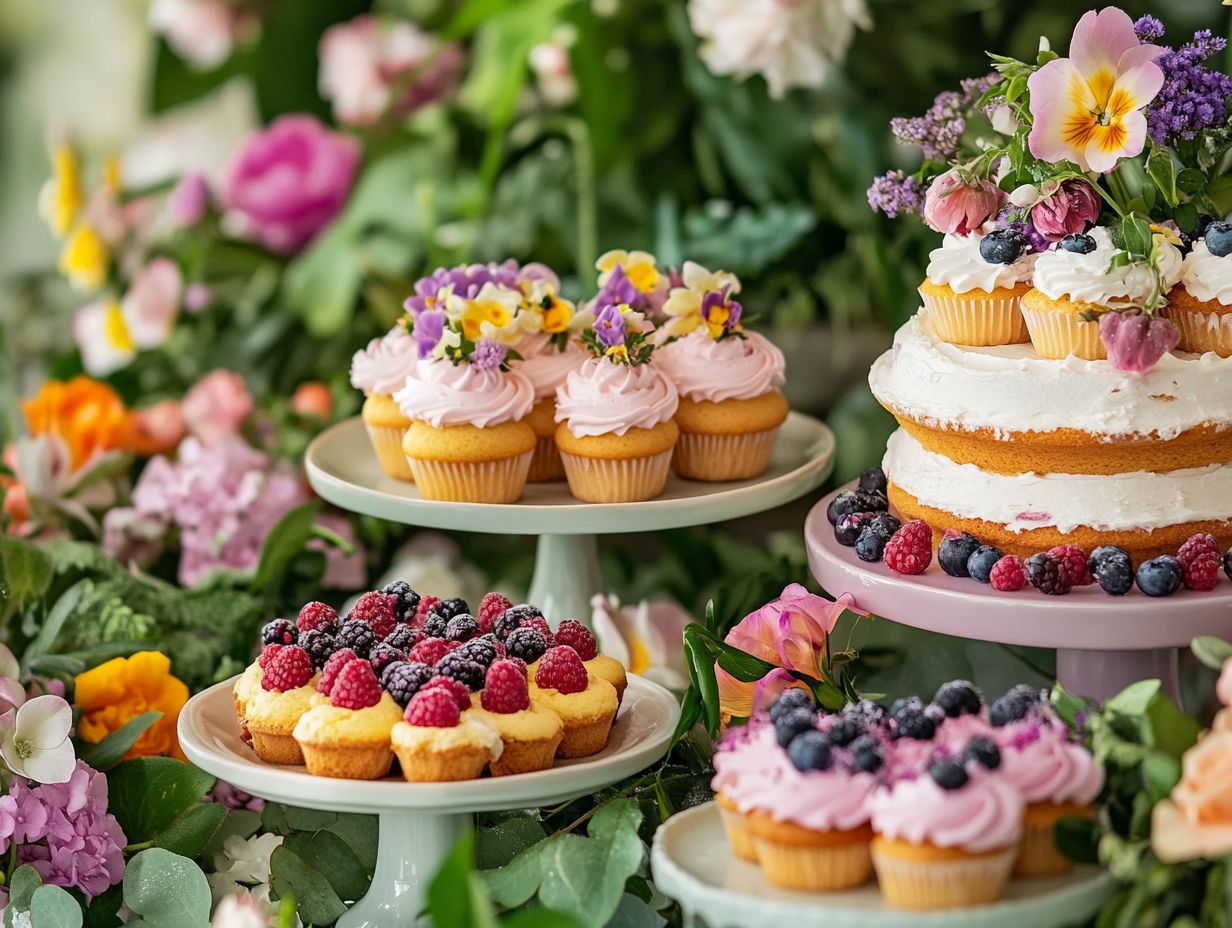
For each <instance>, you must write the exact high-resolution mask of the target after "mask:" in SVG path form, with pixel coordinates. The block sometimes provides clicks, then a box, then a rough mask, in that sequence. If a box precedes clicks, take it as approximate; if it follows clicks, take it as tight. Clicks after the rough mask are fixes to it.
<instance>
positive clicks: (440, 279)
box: [402, 258, 540, 318]
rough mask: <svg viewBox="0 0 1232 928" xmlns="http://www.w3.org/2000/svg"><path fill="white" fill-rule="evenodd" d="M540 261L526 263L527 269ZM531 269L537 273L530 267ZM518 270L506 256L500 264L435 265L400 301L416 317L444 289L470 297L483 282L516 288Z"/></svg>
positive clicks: (466, 297) (430, 305)
mask: <svg viewBox="0 0 1232 928" xmlns="http://www.w3.org/2000/svg"><path fill="white" fill-rule="evenodd" d="M537 267H540V265H527V269H528V270H529V269H531V268H537ZM532 273H538V272H537V271H534V272H532ZM520 275H521V270H520V269H519V268H518V263H517V262H516V261H514V260H513V259H512V258H510V259H509V260H508V261H504V262H502V263H501V264H496V263H489V264H459V265H458V266H457V267H451V268H444V267H438V268H437V269H436V270H435V271H433V272H432V273H431V274H429V275H428V276H427V277H421V278H419V280H417V281H415V295H414V296H410V297H407V299H406V302H404V303H403V304H402V305H403V307H405V309H406V310H407V312H409V313H410V314H411V316H412V318H417V317H418V316H419V314H420V313H422V312H423V311H424V310H425V309H429V308H431V307H433V306H434V305H435V299H436V297H437V296H438V295H439V294H440V293H441V292H442V291H444V290H451V291H452V292H453V293H454V294H455V295H456V296H460V297H462V298H463V299H467V300H471V299H474V298H475V297H476V296H477V295H478V293H479V291H480V290H482V289H483V286H484V284H489V283H491V284H496V285H498V286H501V287H506V288H508V289H510V290H516V289H517V286H518V280H519V277H520Z"/></svg>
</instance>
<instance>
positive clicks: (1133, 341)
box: [1099, 312, 1181, 374]
mask: <svg viewBox="0 0 1232 928" xmlns="http://www.w3.org/2000/svg"><path fill="white" fill-rule="evenodd" d="M1180 339H1181V336H1180V333H1178V332H1177V330H1176V326H1175V325H1173V324H1172V321H1171V320H1170V319H1161V318H1159V317H1158V316H1148V315H1146V314H1145V313H1136V312H1124V313H1104V315H1102V316H1100V317H1099V340H1100V341H1102V342H1103V343H1104V347H1105V348H1107V349H1108V360H1109V361H1111V362H1112V366H1113V367H1115V368H1116V369H1117V370H1119V371H1134V372H1135V373H1139V374H1141V373H1144V372H1145V371H1149V370H1150V369H1151V368H1152V367H1154V366H1155V365H1156V364H1157V363H1158V362H1159V359H1160V358H1162V357H1163V356H1164V355H1166V354H1167V353H1168V352H1169V351H1171V350H1172V349H1173V348H1175V347H1176V346H1177V343H1178V342H1179V341H1180Z"/></svg>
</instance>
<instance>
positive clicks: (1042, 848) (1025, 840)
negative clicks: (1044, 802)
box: [1014, 822, 1074, 876]
mask: <svg viewBox="0 0 1232 928" xmlns="http://www.w3.org/2000/svg"><path fill="white" fill-rule="evenodd" d="M1054 824H1055V823H1053V822H1049V823H1047V824H1044V823H1039V824H1032V823H1030V822H1028V823H1027V826H1026V828H1025V829H1024V830H1023V833H1022V844H1020V845H1019V848H1018V860H1017V861H1016V862H1015V864H1014V875H1015V876H1058V875H1060V874H1062V873H1068V872H1069V871H1070V869H1071V868H1072V867H1073V866H1074V865H1073V862H1072V861H1071V860H1070V859H1069V858H1068V857H1066V856H1065V855H1064V854H1062V853H1061V852H1060V851H1059V850H1057V842H1056V839H1055V838H1054V835H1053V828H1054Z"/></svg>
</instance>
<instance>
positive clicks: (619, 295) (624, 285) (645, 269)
mask: <svg viewBox="0 0 1232 928" xmlns="http://www.w3.org/2000/svg"><path fill="white" fill-rule="evenodd" d="M595 268H596V269H597V270H598V271H599V293H598V295H597V296H596V297H595V299H594V304H593V305H595V306H597V307H603V306H607V305H608V304H612V303H614V304H616V305H620V304H626V305H628V306H630V307H632V308H633V309H634V310H637V311H638V312H647V311H652V312H658V311H659V309H661V308H662V306H663V301H664V300H666V299H667V291H668V289H669V287H670V279H669V275H667V274H664V273H662V272H660V271H659V268H658V263H657V262H656V260H655V256H654V255H652V254H650V253H649V252H646V251H623V250H614V251H609V252H605V253H604V254H602V255H600V256H599V260H598V261H596V262H595Z"/></svg>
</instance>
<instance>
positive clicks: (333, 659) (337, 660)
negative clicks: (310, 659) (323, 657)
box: [317, 648, 359, 696]
mask: <svg viewBox="0 0 1232 928" xmlns="http://www.w3.org/2000/svg"><path fill="white" fill-rule="evenodd" d="M358 659H359V655H358V654H356V653H355V652H354V651H352V650H351V649H350V648H340V649H339V650H337V651H335V652H334V653H333V654H331V655H330V656H329V659H328V660H327V661H326V662H325V666H324V667H322V668H321V679H320V680H319V681H318V682H317V692H318V693H324V694H325V695H326V696H328V695H329V691H330V690H331V689H332V688H333V686H334V681H335V680H336V679H338V672H339V671H340V670H342V668H343V667H345V666H346V665H347V664H349V663H351V661H353V660H358Z"/></svg>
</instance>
